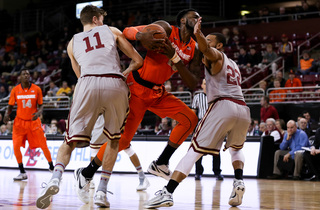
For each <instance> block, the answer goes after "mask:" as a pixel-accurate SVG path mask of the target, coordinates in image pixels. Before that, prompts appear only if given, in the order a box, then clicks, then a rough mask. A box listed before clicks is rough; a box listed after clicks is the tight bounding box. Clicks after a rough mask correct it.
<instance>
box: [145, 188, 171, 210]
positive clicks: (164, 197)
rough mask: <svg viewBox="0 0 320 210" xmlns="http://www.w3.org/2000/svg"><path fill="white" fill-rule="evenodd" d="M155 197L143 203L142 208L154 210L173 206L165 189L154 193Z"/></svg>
mask: <svg viewBox="0 0 320 210" xmlns="http://www.w3.org/2000/svg"><path fill="white" fill-rule="evenodd" d="M155 195H156V197H154V198H152V199H151V200H149V201H147V202H145V204H144V208H147V209H155V208H158V207H170V206H173V199H172V194H171V193H169V192H168V190H167V188H166V187H163V189H162V190H159V191H158V192H156V193H155Z"/></svg>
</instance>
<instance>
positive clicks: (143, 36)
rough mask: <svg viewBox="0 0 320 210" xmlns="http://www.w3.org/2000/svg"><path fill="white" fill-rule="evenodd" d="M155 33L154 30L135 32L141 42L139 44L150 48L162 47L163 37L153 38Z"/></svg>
mask: <svg viewBox="0 0 320 210" xmlns="http://www.w3.org/2000/svg"><path fill="white" fill-rule="evenodd" d="M155 33H157V31H156V30H153V31H149V32H143V33H142V32H139V33H138V34H137V40H139V41H140V42H141V44H142V45H143V46H144V47H145V48H147V49H151V50H155V49H159V48H162V47H163V43H164V41H165V40H164V39H155V38H154V36H153V35H154V34H155Z"/></svg>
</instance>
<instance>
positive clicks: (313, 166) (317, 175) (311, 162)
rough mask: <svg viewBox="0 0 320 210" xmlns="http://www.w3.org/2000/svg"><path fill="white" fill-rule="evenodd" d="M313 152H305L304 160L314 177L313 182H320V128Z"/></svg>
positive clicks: (312, 147) (313, 145)
mask: <svg viewBox="0 0 320 210" xmlns="http://www.w3.org/2000/svg"><path fill="white" fill-rule="evenodd" d="M310 149H311V151H305V152H304V154H303V159H304V161H305V162H306V163H307V166H308V168H309V170H310V172H311V173H312V174H313V175H314V176H313V177H312V178H311V181H320V164H319V163H320V128H318V129H317V131H316V135H315V140H314V142H313V144H312V146H311V148H310Z"/></svg>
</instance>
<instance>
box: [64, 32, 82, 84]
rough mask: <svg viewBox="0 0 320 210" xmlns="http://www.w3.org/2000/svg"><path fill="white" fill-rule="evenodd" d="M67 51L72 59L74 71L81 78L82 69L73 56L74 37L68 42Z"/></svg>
mask: <svg viewBox="0 0 320 210" xmlns="http://www.w3.org/2000/svg"><path fill="white" fill-rule="evenodd" d="M67 52H68V55H69V58H70V60H71V65H72V69H73V71H74V73H75V74H76V76H77V78H79V77H80V74H81V69H80V66H79V64H78V62H77V61H76V59H75V58H74V56H73V38H72V39H71V40H70V42H69V44H68V47H67Z"/></svg>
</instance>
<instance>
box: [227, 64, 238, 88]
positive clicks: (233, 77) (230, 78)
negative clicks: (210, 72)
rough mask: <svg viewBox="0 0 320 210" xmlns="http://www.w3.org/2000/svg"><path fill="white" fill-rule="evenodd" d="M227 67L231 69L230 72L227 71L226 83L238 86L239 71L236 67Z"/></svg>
mask: <svg viewBox="0 0 320 210" xmlns="http://www.w3.org/2000/svg"><path fill="white" fill-rule="evenodd" d="M227 69H230V70H231V73H230V72H228V73H227V83H228V84H231V85H238V86H240V85H241V84H240V73H239V71H238V70H237V69H233V68H232V67H231V66H229V65H228V66H227Z"/></svg>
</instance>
